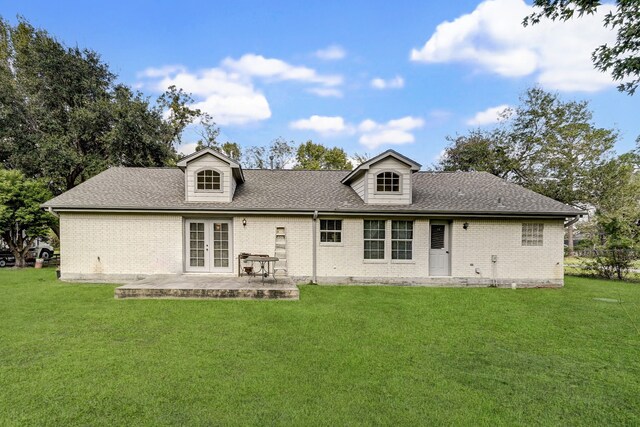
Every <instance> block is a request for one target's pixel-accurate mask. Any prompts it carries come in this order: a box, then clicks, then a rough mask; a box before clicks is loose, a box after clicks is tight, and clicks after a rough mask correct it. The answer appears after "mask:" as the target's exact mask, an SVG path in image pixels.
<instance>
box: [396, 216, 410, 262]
mask: <svg viewBox="0 0 640 427" xmlns="http://www.w3.org/2000/svg"><path fill="white" fill-rule="evenodd" d="M391 259H409V260H410V259H413V221H391Z"/></svg>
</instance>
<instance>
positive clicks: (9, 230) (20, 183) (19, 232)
mask: <svg viewBox="0 0 640 427" xmlns="http://www.w3.org/2000/svg"><path fill="white" fill-rule="evenodd" d="M49 198H51V193H50V192H49V190H48V189H47V186H46V184H45V183H44V182H42V181H39V180H33V179H27V178H25V176H24V175H23V174H22V173H21V172H19V171H15V170H13V171H9V170H5V169H0V237H2V240H4V242H5V243H6V244H7V245H8V246H9V249H10V250H11V252H12V253H13V256H14V257H15V259H16V266H17V267H24V266H25V259H26V256H27V253H28V251H29V249H30V248H31V245H32V243H33V242H34V240H35V239H36V238H38V237H42V236H45V235H46V234H47V231H48V230H49V227H51V226H52V225H53V224H54V222H55V218H54V217H53V216H52V215H51V214H49V213H47V212H45V211H44V210H42V209H41V208H40V204H41V203H44V202H45V201H47V200H48V199H49Z"/></svg>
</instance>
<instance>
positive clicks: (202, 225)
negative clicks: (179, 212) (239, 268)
mask: <svg viewBox="0 0 640 427" xmlns="http://www.w3.org/2000/svg"><path fill="white" fill-rule="evenodd" d="M185 250H186V251H185V270H186V271H193V272H211V273H230V272H232V271H233V263H232V262H231V255H232V252H233V251H232V239H231V221H229V220H208V219H207V220H201V219H189V220H186V221H185Z"/></svg>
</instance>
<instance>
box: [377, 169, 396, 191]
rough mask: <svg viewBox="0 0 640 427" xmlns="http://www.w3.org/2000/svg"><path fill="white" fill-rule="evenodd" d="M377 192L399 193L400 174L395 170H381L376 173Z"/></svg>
mask: <svg viewBox="0 0 640 427" xmlns="http://www.w3.org/2000/svg"><path fill="white" fill-rule="evenodd" d="M376 192H378V193H399V192H400V175H398V174H397V173H395V172H380V173H379V174H377V175H376Z"/></svg>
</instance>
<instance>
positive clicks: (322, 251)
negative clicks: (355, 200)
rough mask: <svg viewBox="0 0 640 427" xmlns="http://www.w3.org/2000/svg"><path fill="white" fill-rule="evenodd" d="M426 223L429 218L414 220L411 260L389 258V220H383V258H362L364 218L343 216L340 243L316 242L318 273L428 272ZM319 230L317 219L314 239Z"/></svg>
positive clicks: (382, 274) (416, 274)
mask: <svg viewBox="0 0 640 427" xmlns="http://www.w3.org/2000/svg"><path fill="white" fill-rule="evenodd" d="M323 218H325V219H326V218H330V217H323ZM376 219H381V218H376ZM428 224H429V221H428V220H426V219H419V220H415V222H414V229H413V260H411V261H406V260H401V261H400V260H391V221H387V222H386V230H385V235H386V237H387V239H386V240H387V241H386V247H385V256H386V259H384V260H365V259H364V240H363V235H364V231H363V227H364V221H363V219H362V218H344V219H343V220H342V242H341V243H340V244H335V243H330V244H326V243H319V246H318V276H320V277H322V276H328V277H335V276H348V277H372V278H383V277H394V278H398V277H427V276H428V275H429V262H428V261H429V252H428V240H427V239H428V229H429V225H428ZM319 233H320V221H318V242H320V235H319Z"/></svg>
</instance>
